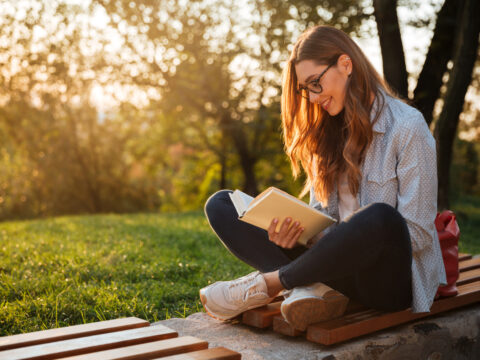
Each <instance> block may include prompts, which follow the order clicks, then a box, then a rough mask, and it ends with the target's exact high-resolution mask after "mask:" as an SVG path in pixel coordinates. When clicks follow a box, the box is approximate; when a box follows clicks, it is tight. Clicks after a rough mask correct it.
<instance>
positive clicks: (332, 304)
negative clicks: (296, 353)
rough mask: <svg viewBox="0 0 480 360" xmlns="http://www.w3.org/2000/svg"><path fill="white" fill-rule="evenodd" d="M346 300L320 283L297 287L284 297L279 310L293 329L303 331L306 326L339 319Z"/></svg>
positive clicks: (345, 306) (346, 302) (345, 305)
mask: <svg viewBox="0 0 480 360" xmlns="http://www.w3.org/2000/svg"><path fill="white" fill-rule="evenodd" d="M347 304H348V298H347V297H346V296H345V295H343V294H341V293H339V292H338V291H336V290H334V289H332V288H331V287H328V286H327V285H325V284H322V283H315V284H312V285H310V286H299V287H296V288H294V289H293V290H292V291H291V292H290V293H287V294H286V295H285V300H284V301H283V302H282V305H281V307H280V310H281V312H282V315H283V317H284V319H285V320H286V321H287V322H288V323H289V324H290V325H292V326H293V327H294V328H295V329H299V330H302V331H305V329H306V328H307V326H308V325H310V324H314V323H317V322H320V321H325V320H330V319H334V318H336V317H340V316H342V315H343V313H344V312H345V309H346V308H347Z"/></svg>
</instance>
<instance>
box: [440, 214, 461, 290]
mask: <svg viewBox="0 0 480 360" xmlns="http://www.w3.org/2000/svg"><path fill="white" fill-rule="evenodd" d="M435 227H436V228H437V232H438V240H439V241H440V248H441V249H442V257H443V263H444V264H445V272H446V274H447V285H445V286H439V287H438V290H437V294H436V295H435V299H438V298H439V297H449V296H455V295H457V294H458V290H457V286H456V282H457V280H458V239H459V237H460V228H459V227H458V224H457V221H456V218H455V214H454V213H453V212H452V211H450V210H445V211H443V212H442V213H441V214H437V217H436V218H435Z"/></svg>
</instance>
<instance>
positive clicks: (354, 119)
mask: <svg viewBox="0 0 480 360" xmlns="http://www.w3.org/2000/svg"><path fill="white" fill-rule="evenodd" d="M342 54H346V55H348V56H349V57H350V59H351V61H352V65H353V69H352V73H351V76H350V77H349V79H348V80H347V85H346V86H347V89H346V92H345V103H344V109H343V110H342V111H341V112H340V114H338V115H335V116H331V115H329V114H328V113H327V112H326V111H324V110H323V109H322V108H321V107H320V106H319V105H318V104H314V103H311V102H309V101H308V100H307V99H304V98H302V97H301V96H300V95H299V93H298V92H297V88H298V83H297V76H296V73H295V64H298V63H299V62H300V61H303V60H312V61H314V62H315V63H316V64H318V65H328V64H330V63H332V62H334V61H335V60H336V59H338V58H339V57H340V55H342ZM380 89H382V90H384V91H385V92H387V93H388V94H391V91H390V90H389V89H388V88H387V86H386V85H385V83H384V81H383V79H382V78H381V76H380V75H379V74H378V73H377V72H376V71H375V69H374V68H373V66H372V65H371V64H370V62H369V61H368V59H367V58H366V57H365V55H364V54H363V52H362V50H361V49H360V48H359V47H358V46H357V44H355V42H354V41H353V40H352V39H350V37H348V35H346V34H345V33H344V32H342V31H340V30H338V29H335V28H333V27H330V26H316V27H314V28H311V29H309V30H307V31H306V32H305V33H303V34H302V35H301V36H300V38H299V39H298V41H297V42H296V44H295V46H294V47H293V50H292V53H291V55H290V58H289V60H288V62H287V65H286V67H285V69H284V71H283V84H282V129H283V140H284V144H285V151H286V153H287V155H288V156H289V158H290V161H291V165H292V172H293V175H294V177H295V178H297V176H298V175H299V174H300V164H299V163H301V166H302V168H303V169H304V171H305V172H306V175H307V180H306V182H305V185H304V187H303V190H302V191H301V194H300V197H303V196H304V195H305V194H306V193H307V192H308V191H309V189H310V187H312V186H313V189H314V192H315V197H316V198H317V199H318V200H319V201H321V202H322V203H323V204H327V203H328V196H329V194H330V193H331V192H332V191H334V189H335V183H336V181H338V177H339V175H340V174H341V173H343V172H345V173H346V175H347V179H348V182H349V189H350V191H351V193H352V194H353V195H355V194H356V193H357V192H358V188H359V186H360V179H361V171H360V165H361V163H362V161H363V160H364V157H365V153H366V150H367V148H368V146H369V145H370V143H371V141H372V138H373V131H372V123H371V122H370V111H371V108H372V98H371V96H372V94H375V95H377V99H379V101H380V102H381V105H380V106H383V102H384V99H383V97H382V96H381V93H380V92H379V90H380ZM378 95H380V96H378ZM380 108H381V107H380ZM377 114H378V113H377ZM375 120H376V119H375Z"/></svg>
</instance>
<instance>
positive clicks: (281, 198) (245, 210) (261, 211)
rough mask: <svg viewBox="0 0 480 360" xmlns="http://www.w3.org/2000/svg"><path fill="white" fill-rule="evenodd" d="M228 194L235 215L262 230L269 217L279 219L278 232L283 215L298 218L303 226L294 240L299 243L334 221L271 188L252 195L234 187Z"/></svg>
mask: <svg viewBox="0 0 480 360" xmlns="http://www.w3.org/2000/svg"><path fill="white" fill-rule="evenodd" d="M229 195H230V198H231V199H232V202H233V205H234V206H235V209H236V210H237V213H238V218H239V219H240V220H242V221H245V222H247V223H249V224H252V225H255V226H258V227H260V228H262V229H265V230H267V229H268V228H269V226H270V224H271V222H272V220H273V218H277V219H278V220H279V222H278V224H277V229H276V231H279V229H280V226H281V224H282V223H283V221H284V220H285V218H287V217H290V218H292V224H293V222H294V221H298V222H299V223H300V225H301V226H302V227H303V228H304V229H305V230H304V231H303V233H302V235H300V238H299V239H298V243H300V244H302V245H305V244H307V242H308V240H309V239H310V238H312V237H313V236H315V235H316V234H318V233H319V232H321V231H323V230H324V229H325V228H327V227H328V226H329V225H331V224H333V223H334V222H336V220H335V219H334V218H332V217H330V216H329V215H327V214H324V213H322V212H321V211H319V210H317V209H315V208H313V207H311V206H309V205H308V204H306V203H305V202H303V201H302V200H300V199H297V198H296V197H294V196H292V195H290V194H288V193H286V192H285V191H282V190H280V189H277V188H275V187H269V188H268V189H267V190H265V191H264V192H262V193H261V194H259V195H258V196H257V197H255V198H253V197H251V196H249V195H247V194H245V193H244V192H242V191H240V190H235V191H234V192H233V193H230V194H229Z"/></svg>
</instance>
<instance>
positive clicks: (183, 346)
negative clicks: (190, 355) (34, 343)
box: [62, 325, 208, 360]
mask: <svg viewBox="0 0 480 360" xmlns="http://www.w3.org/2000/svg"><path fill="white" fill-rule="evenodd" d="M156 327H157V325H155V326H152V329H153V328H156ZM206 348H208V342H206V341H204V340H201V339H198V338H196V337H193V336H182V337H177V338H173V339H166V340H162V341H155V342H149V343H146V344H140V345H133V346H127V347H121V348H117V349H111V350H105V351H99V352H95V353H93V354H85V355H80V356H72V357H68V358H62V359H63V360H67V359H68V360H99V359H101V360H127V359H128V360H149V359H153V358H155V357H164V356H169V355H175V354H181V353H185V352H190V351H197V350H203V349H206Z"/></svg>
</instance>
